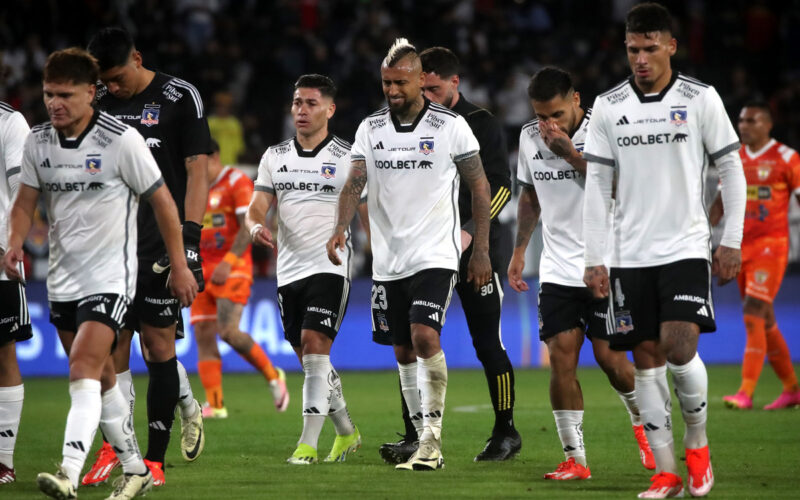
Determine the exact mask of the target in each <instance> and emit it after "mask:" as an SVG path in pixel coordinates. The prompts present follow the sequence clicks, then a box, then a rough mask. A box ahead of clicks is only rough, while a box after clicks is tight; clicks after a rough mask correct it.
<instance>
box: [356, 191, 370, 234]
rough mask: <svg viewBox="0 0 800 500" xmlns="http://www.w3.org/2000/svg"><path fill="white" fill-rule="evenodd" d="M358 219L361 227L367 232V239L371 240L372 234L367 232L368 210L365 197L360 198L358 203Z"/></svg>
mask: <svg viewBox="0 0 800 500" xmlns="http://www.w3.org/2000/svg"><path fill="white" fill-rule="evenodd" d="M358 220H359V221H360V222H361V228H362V229H363V230H364V232H365V233H367V241H368V242H369V241H372V240H371V238H372V235H371V234H370V232H369V212H368V210H367V199H366V198H361V201H360V202H359V203H358Z"/></svg>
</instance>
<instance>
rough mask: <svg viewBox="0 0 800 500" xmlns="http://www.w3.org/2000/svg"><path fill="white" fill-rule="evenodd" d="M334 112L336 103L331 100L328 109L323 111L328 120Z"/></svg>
mask: <svg viewBox="0 0 800 500" xmlns="http://www.w3.org/2000/svg"><path fill="white" fill-rule="evenodd" d="M334 113H336V103H335V102H333V101H331V103H330V104H329V105H328V111H327V112H326V113H325V116H327V117H328V120H330V119H331V118H332V117H333V115H334Z"/></svg>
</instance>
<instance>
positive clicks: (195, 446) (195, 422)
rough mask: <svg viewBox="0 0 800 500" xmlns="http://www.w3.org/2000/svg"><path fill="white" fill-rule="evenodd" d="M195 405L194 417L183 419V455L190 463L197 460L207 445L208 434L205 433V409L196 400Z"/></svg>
mask: <svg viewBox="0 0 800 500" xmlns="http://www.w3.org/2000/svg"><path fill="white" fill-rule="evenodd" d="M193 403H194V407H195V412H194V416H193V417H189V418H183V417H181V454H182V455H183V458H184V459H185V460H187V461H189V462H193V461H195V460H197V457H199V456H200V454H201V453H202V452H203V448H204V447H205V444H206V434H205V432H203V409H202V408H200V403H198V402H197V400H196V399H195V400H194V401H193Z"/></svg>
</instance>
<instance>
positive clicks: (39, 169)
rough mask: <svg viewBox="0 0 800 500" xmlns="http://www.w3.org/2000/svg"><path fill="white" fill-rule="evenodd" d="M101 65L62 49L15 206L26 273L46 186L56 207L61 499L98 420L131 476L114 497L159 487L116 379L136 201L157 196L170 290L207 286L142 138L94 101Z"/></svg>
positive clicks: (16, 241)
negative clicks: (63, 361) (66, 400)
mask: <svg viewBox="0 0 800 500" xmlns="http://www.w3.org/2000/svg"><path fill="white" fill-rule="evenodd" d="M98 73H99V68H98V66H97V61H96V60H95V59H94V58H93V57H92V56H91V55H89V54H88V53H87V52H85V51H83V50H81V49H77V48H72V49H65V50H61V51H58V52H54V53H53V54H51V55H50V57H49V58H48V60H47V63H46V64H45V68H44V86H43V87H44V88H43V94H44V103H45V107H46V108H47V112H48V115H49V116H50V120H51V121H50V122H47V123H44V124H42V125H38V126H36V127H34V128H33V129H32V131H31V134H30V135H29V136H28V139H27V141H26V143H25V150H24V154H23V160H22V173H21V176H20V186H19V192H18V195H17V198H16V200H15V202H14V206H13V208H12V209H11V218H10V229H9V241H8V251H7V252H6V255H5V257H4V266H5V272H6V274H7V275H8V276H9V277H10V278H14V279H20V278H21V276H20V274H19V272H18V270H17V266H18V265H19V263H20V262H21V261H22V258H23V251H22V244H23V242H24V240H25V236H26V235H27V234H28V231H29V230H30V227H31V223H32V219H33V212H34V209H35V207H36V202H37V200H38V198H39V196H40V195H42V196H43V197H44V201H45V204H46V206H47V213H48V214H49V215H50V217H51V220H50V234H49V239H50V262H49V270H48V275H47V295H48V300H49V301H50V322H51V323H53V325H54V326H55V327H56V329H57V330H58V334H59V337H60V339H61V342H62V345H63V346H64V349H65V350H66V352H67V353H68V355H69V366H70V374H69V380H70V384H69V393H70V399H71V406H70V410H69V414H68V415H67V425H66V430H65V432H64V445H63V448H62V453H63V460H62V462H61V464H60V465H59V467H58V471H57V472H56V473H55V474H48V473H41V474H39V475H38V477H37V483H38V485H39V488H40V489H41V490H42V492H44V493H45V494H47V495H49V496H51V497H53V498H60V499H66V498H76V489H77V487H78V480H79V478H80V476H79V475H80V472H81V468H82V467H83V464H84V462H85V460H86V454H87V453H88V451H89V448H90V447H91V444H92V440H93V438H94V433H95V431H96V430H97V426H98V424H99V425H100V427H101V428H102V430H103V433H104V434H105V436H106V437H107V438H108V440H109V442H110V443H111V444H112V445H113V446H114V447H115V448H116V449H117V453H118V454H119V458H120V461H121V462H122V469H123V475H122V476H121V477H120V479H119V480H118V481H117V482H116V483H115V490H114V491H113V493H112V494H111V496H110V497H109V498H113V499H128V498H133V497H134V496H136V495H138V494H142V493H144V492H146V491H147V490H148V489H150V488H151V487H152V484H153V477H152V475H151V474H150V472H149V470H148V469H147V467H146V465H145V464H144V461H143V460H142V456H141V453H140V452H139V446H138V444H137V442H136V438H135V435H134V434H133V432H132V429H131V428H130V427H131V422H130V420H129V416H128V407H127V404H126V402H125V399H124V397H123V395H122V392H121V391H120V389H119V386H118V385H117V383H116V379H115V374H114V364H113V361H112V359H111V356H110V354H111V351H112V349H113V347H114V344H115V341H116V336H117V335H118V334H119V329H120V328H121V322H122V319H123V317H124V314H125V311H126V309H127V306H128V304H129V303H130V300H131V297H132V295H133V293H134V290H135V287H136V282H135V281H136V267H137V258H136V219H135V217H136V210H137V206H138V201H139V198H144V199H146V200H148V201H149V202H150V204H151V205H152V206H153V209H154V211H155V213H156V220H157V223H158V226H159V229H160V230H161V232H162V234H163V236H164V240H165V242H166V244H167V248H168V250H169V255H170V259H171V260H172V271H171V272H172V275H171V277H170V281H169V288H170V290H171V291H172V293H173V294H175V296H177V297H178V299H179V300H180V301H181V302H182V303H183V304H185V305H188V304H189V303H191V301H192V299H193V298H194V296H195V294H196V293H197V283H196V282H195V280H194V277H193V275H192V272H191V271H190V270H189V268H188V266H187V264H186V260H185V258H184V254H183V244H182V241H181V232H180V223H179V219H178V212H177V208H176V207H175V204H174V202H173V201H172V197H171V196H170V194H169V192H168V190H167V188H166V186H164V185H163V184H164V181H163V179H162V177H161V174H160V172H159V171H158V167H157V166H156V163H155V160H154V159H153V157H152V155H151V154H150V152H149V150H148V149H147V146H146V145H145V142H144V139H143V138H142V136H141V135H139V133H138V132H136V130H134V129H132V128H130V127H128V126H126V125H124V124H122V122H120V121H118V120H115V119H114V118H111V117H110V116H109V115H107V114H105V113H102V112H100V111H95V110H94V109H93V108H92V101H93V100H94V97H95V92H96V87H95V82H97V78H98Z"/></svg>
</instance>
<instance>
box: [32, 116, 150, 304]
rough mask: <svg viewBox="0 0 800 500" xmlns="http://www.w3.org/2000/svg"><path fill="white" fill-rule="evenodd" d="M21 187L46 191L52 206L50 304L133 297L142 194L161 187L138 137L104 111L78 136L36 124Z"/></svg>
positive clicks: (148, 155) (146, 149)
mask: <svg viewBox="0 0 800 500" xmlns="http://www.w3.org/2000/svg"><path fill="white" fill-rule="evenodd" d="M20 182H21V183H22V184H25V185H27V186H30V187H32V188H35V189H38V190H39V191H41V193H42V196H43V197H44V201H45V206H46V209H47V217H48V219H49V223H50V233H49V239H50V260H49V270H48V273H47V297H48V299H49V300H51V301H54V302H67V301H71V300H78V299H80V298H83V297H86V296H87V295H93V294H97V293H115V294H119V295H126V296H127V297H128V298H129V299H130V298H133V295H134V292H135V289H136V271H137V264H138V262H137V258H136V236H137V233H136V212H137V210H138V208H139V197H140V196H143V197H145V198H147V197H149V196H150V195H151V194H152V193H153V192H155V190H156V189H158V187H159V186H161V185H162V184H163V183H164V180H163V179H162V178H161V172H160V171H159V170H158V166H157V165H156V161H155V160H154V159H153V155H152V154H150V150H149V148H148V147H147V146H146V145H145V142H144V139H143V138H142V136H141V135H140V134H139V132H137V131H136V130H135V129H133V128H131V127H129V126H127V125H125V124H124V123H122V122H121V121H119V120H117V119H116V118H112V117H111V116H110V115H107V114H106V113H104V112H101V111H95V113H94V115H93V116H92V119H91V121H90V122H89V125H88V126H87V127H86V129H85V130H84V131H83V132H82V133H81V135H80V136H79V137H77V138H74V139H68V138H65V137H64V135H63V134H61V133H60V132H58V131H56V130H55V129H54V128H53V127H52V125H51V124H50V123H49V122H48V123H44V124H41V125H37V126H35V127H33V129H32V130H31V134H30V135H29V136H28V139H27V141H26V142H25V154H24V156H23V160H22V176H21V178H20Z"/></svg>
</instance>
